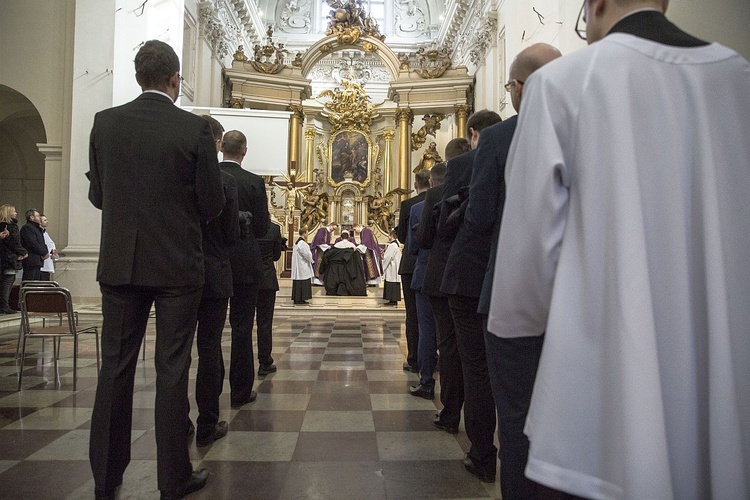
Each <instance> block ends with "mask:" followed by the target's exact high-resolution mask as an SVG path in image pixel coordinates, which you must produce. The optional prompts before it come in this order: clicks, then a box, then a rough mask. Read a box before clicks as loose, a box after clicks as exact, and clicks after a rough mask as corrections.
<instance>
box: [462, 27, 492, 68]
mask: <svg viewBox="0 0 750 500" xmlns="http://www.w3.org/2000/svg"><path fill="white" fill-rule="evenodd" d="M473 33H474V35H473V36H472V39H471V42H470V46H471V49H469V60H470V61H471V63H472V64H474V65H475V66H476V65H479V64H480V63H483V62H484V58H485V56H486V55H487V48H488V47H491V46H492V45H494V44H495V43H496V41H497V19H496V18H495V17H494V16H490V15H485V16H482V18H481V20H480V22H479V29H477V30H475V31H474V32H473Z"/></svg>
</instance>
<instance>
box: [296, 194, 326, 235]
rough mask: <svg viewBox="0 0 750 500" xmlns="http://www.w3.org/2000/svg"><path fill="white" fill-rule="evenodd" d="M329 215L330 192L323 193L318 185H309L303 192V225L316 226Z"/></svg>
mask: <svg viewBox="0 0 750 500" xmlns="http://www.w3.org/2000/svg"><path fill="white" fill-rule="evenodd" d="M327 216H328V193H321V192H320V191H319V190H318V186H317V185H314V184H312V185H310V186H307V187H306V188H305V189H304V190H303V193H302V213H301V214H300V222H301V224H302V226H306V227H308V228H314V227H315V226H317V225H318V223H320V222H321V221H324V220H326V218H327Z"/></svg>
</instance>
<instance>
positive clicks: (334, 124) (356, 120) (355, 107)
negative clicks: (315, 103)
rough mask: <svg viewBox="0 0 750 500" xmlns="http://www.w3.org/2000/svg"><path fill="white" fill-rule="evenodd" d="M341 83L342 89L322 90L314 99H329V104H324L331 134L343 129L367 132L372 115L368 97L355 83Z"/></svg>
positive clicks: (343, 81)
mask: <svg viewBox="0 0 750 500" xmlns="http://www.w3.org/2000/svg"><path fill="white" fill-rule="evenodd" d="M341 83H342V85H343V89H342V88H337V89H336V90H335V91H333V90H324V91H323V92H321V93H320V94H319V95H318V96H317V97H316V99H320V98H322V97H330V98H331V101H330V102H327V103H325V109H326V111H327V112H328V122H329V123H330V124H331V134H335V133H336V132H338V131H339V130H343V129H352V130H363V131H365V132H369V131H370V124H371V123H372V117H373V114H374V107H373V105H372V103H371V102H370V96H368V95H367V93H366V92H365V89H364V88H363V87H362V86H361V85H359V84H358V83H356V82H351V81H349V80H342V81H341Z"/></svg>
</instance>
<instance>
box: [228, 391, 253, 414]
mask: <svg viewBox="0 0 750 500" xmlns="http://www.w3.org/2000/svg"><path fill="white" fill-rule="evenodd" d="M256 399H258V393H257V392H255V391H251V392H250V396H249V397H248V398H247V399H245V400H244V401H232V402H231V404H230V406H231V407H232V408H234V409H235V410H236V409H238V408H242V407H243V406H245V405H246V404H248V403H252V402H253V401H255V400H256Z"/></svg>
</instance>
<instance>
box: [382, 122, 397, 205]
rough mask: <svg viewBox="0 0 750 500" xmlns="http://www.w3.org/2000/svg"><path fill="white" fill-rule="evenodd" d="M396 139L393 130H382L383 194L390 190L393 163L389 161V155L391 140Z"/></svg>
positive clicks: (391, 145) (391, 146) (391, 149)
mask: <svg viewBox="0 0 750 500" xmlns="http://www.w3.org/2000/svg"><path fill="white" fill-rule="evenodd" d="M394 137H396V131H395V130H384V131H383V139H385V151H384V153H383V155H384V156H385V164H384V165H383V192H384V193H387V192H388V191H390V190H391V175H392V173H393V161H391V153H392V151H393V138H394Z"/></svg>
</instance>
